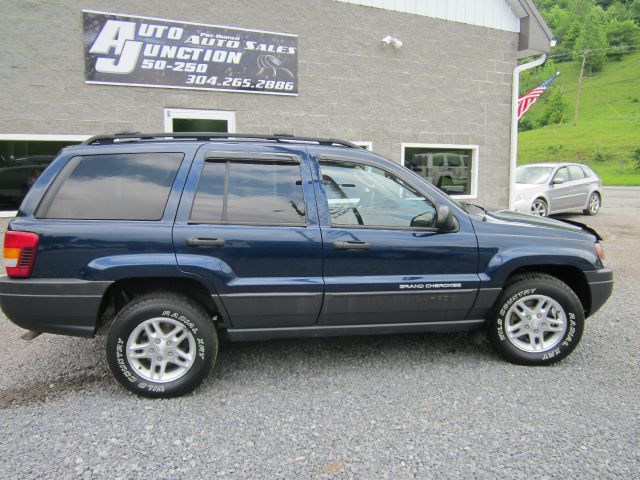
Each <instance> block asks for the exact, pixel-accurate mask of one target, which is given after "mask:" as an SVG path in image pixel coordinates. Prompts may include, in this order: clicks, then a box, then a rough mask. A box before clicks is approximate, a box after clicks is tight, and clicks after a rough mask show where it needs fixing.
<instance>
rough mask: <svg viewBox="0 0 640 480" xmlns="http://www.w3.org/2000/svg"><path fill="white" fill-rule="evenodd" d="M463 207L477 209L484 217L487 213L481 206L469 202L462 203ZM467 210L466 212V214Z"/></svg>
mask: <svg viewBox="0 0 640 480" xmlns="http://www.w3.org/2000/svg"><path fill="white" fill-rule="evenodd" d="M464 204H465V205H467V206H469V207H476V208H477V209H479V210H481V211H482V213H483V214H484V215H487V214H488V213H489V210H487V209H486V208H484V207H483V206H482V205H478V204H475V203H470V202H464ZM468 211H469V210H467V212H468Z"/></svg>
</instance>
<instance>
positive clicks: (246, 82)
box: [82, 10, 298, 95]
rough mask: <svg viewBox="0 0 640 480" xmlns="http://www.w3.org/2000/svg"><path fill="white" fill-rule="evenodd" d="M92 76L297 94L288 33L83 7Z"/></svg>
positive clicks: (92, 79)
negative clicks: (164, 18)
mask: <svg viewBox="0 0 640 480" xmlns="http://www.w3.org/2000/svg"><path fill="white" fill-rule="evenodd" d="M82 15H83V23H84V59H85V77H86V82H87V83H102V84H110V85H135V86H141V87H165V88H189V89H198V90H230V91H236V92H253V93H271V94H278V95H297V94H298V37H297V36H296V35H291V34H288V33H273V32H263V31H259V30H245V29H241V28H231V27H221V26H215V25H205V24H201V23H187V22H175V21H173V20H163V19H158V18H146V17H134V16H123V15H116V14H112V13H102V12H94V11H89V10H84V11H83V12H82Z"/></svg>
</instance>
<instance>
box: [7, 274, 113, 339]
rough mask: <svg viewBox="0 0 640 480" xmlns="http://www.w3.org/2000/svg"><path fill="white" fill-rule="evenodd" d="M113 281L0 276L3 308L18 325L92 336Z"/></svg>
mask: <svg viewBox="0 0 640 480" xmlns="http://www.w3.org/2000/svg"><path fill="white" fill-rule="evenodd" d="M111 283H112V282H90V281H86V280H78V279H66V278H65V279H60V278H57V279H37V278H34V279H11V278H9V277H1V278H0V308H2V311H3V312H4V314H5V315H6V316H7V318H9V320H11V321H12V322H13V323H15V324H16V325H18V326H19V327H22V328H26V329H27V330H32V331H34V332H42V333H57V334H61V335H73V336H79V337H91V336H93V334H94V332H95V328H96V323H97V320H98V311H99V309H100V302H101V301H102V297H103V295H104V292H105V291H106V289H107V288H108V287H109V285H111Z"/></svg>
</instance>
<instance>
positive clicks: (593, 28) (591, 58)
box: [573, 11, 608, 71]
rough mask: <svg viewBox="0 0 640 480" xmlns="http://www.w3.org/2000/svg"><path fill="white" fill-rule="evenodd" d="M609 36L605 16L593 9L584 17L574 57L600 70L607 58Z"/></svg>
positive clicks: (574, 49) (591, 68) (591, 67)
mask: <svg viewBox="0 0 640 480" xmlns="http://www.w3.org/2000/svg"><path fill="white" fill-rule="evenodd" d="M607 46H608V45H607V37H606V35H605V31H604V26H603V17H602V15H599V14H598V13H597V12H596V11H592V12H591V13H590V14H589V15H587V17H586V18H585V19H584V22H583V24H582V31H581V32H580V35H579V36H578V38H577V39H576V43H575V45H574V48H573V59H574V60H575V61H576V62H580V63H582V62H583V57H584V56H585V55H586V59H584V65H585V67H588V68H589V69H590V70H591V71H593V70H598V69H600V67H602V64H604V62H605V61H606V60H607Z"/></svg>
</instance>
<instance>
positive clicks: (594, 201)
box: [582, 192, 602, 215]
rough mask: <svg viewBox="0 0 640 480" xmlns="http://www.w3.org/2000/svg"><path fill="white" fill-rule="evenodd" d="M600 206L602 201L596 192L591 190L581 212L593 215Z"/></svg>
mask: <svg viewBox="0 0 640 480" xmlns="http://www.w3.org/2000/svg"><path fill="white" fill-rule="evenodd" d="M601 206H602V201H601V200H600V195H599V194H598V192H593V193H592V194H591V196H590V197H589V204H588V206H587V208H586V209H585V210H583V212H582V213H584V214H585V215H595V214H596V213H598V212H599V211H600V207H601Z"/></svg>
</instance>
